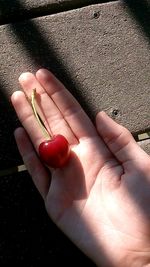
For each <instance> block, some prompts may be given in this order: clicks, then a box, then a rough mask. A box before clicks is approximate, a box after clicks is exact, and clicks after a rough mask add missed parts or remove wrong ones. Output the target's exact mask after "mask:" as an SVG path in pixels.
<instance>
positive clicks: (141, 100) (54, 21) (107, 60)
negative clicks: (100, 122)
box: [0, 2, 150, 164]
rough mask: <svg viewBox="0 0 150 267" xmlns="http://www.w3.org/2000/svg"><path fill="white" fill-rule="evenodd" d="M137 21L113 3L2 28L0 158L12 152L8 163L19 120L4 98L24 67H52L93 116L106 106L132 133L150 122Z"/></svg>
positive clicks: (143, 42) (145, 44)
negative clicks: (1, 138)
mask: <svg viewBox="0 0 150 267" xmlns="http://www.w3.org/2000/svg"><path fill="white" fill-rule="evenodd" d="M144 15H145V14H143V18H144ZM145 23H146V21H145ZM139 25H140V24H139V22H137V21H136V20H135V18H133V17H132V16H131V13H130V12H129V9H128V8H127V7H125V6H124V5H123V4H121V3H118V2H117V3H115V2H114V3H109V4H99V5H93V6H88V7H84V8H81V9H77V10H72V11H68V12H62V13H59V14H56V15H51V16H45V17H40V18H36V19H32V20H27V21H25V22H20V23H16V24H8V25H3V26H1V27H0V50H1V54H0V62H1V69H0V84H1V102H2V103H3V113H1V115H0V116H1V118H0V122H1V127H0V128H1V129H4V130H1V131H2V132H1V133H0V135H1V137H3V140H4V145H3V149H1V153H0V154H1V156H0V157H1V159H2V158H3V155H4V153H5V155H10V156H9V158H10V161H9V160H8V159H7V161H5V162H6V164H8V162H9V163H10V162H11V160H12V159H11V158H12V151H13V150H11V149H10V145H8V143H9V144H12V147H14V146H13V144H14V143H13V141H12V139H13V134H12V131H13V128H14V127H15V125H16V123H17V120H16V119H15V116H14V115H13V114H12V110H11V111H9V110H10V109H9V102H8V99H9V97H10V95H11V93H12V92H13V91H15V90H17V89H19V88H20V87H19V84H18V77H19V75H20V74H21V73H22V72H24V71H33V72H34V71H36V70H37V69H38V68H40V67H47V68H48V69H50V70H52V71H53V72H54V73H55V74H56V75H57V77H58V78H60V79H61V80H62V81H63V83H64V84H65V85H66V86H67V88H68V89H69V90H70V91H71V92H73V94H74V95H75V96H76V97H77V99H78V100H79V102H80V103H81V104H82V106H83V107H84V108H85V110H86V111H87V112H88V114H89V115H90V116H91V118H92V119H93V118H94V116H95V114H96V113H97V112H98V111H99V110H105V111H106V112H107V113H108V114H109V115H110V116H112V117H113V118H114V119H116V121H118V122H120V123H121V124H123V125H124V126H126V127H127V128H128V129H129V130H130V131H132V132H133V133H137V132H143V131H144V130H145V129H147V128H149V127H150V125H149V121H150V105H149V103H150V76H149V73H150V64H149V54H150V47H149V38H148V37H147V36H146V35H145V32H144V30H143V28H141V27H140V26H139ZM5 118H7V120H6V119H5ZM5 121H9V122H10V124H9V126H8V124H6V123H5ZM6 131H7V132H8V134H7V135H6V137H5V132H6ZM14 150H15V149H14ZM15 155H16V154H15ZM13 158H14V159H15V157H14V156H13ZM18 160H20V159H19V158H18ZM13 162H14V161H13Z"/></svg>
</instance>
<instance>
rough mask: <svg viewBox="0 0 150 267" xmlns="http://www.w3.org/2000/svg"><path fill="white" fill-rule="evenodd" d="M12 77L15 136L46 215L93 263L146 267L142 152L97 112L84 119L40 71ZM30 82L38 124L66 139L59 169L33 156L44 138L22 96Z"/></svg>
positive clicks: (149, 170)
mask: <svg viewBox="0 0 150 267" xmlns="http://www.w3.org/2000/svg"><path fill="white" fill-rule="evenodd" d="M19 82H20V85H21V87H22V91H16V92H15V93H14V94H13V95H12V98H11V99H12V104H13V106H14V108H15V110H16V113H17V115H18V117H19V119H20V121H21V123H22V125H23V128H18V129H17V130H16V131H15V138H16V142H17V145H18V149H19V151H20V154H21V156H22V158H23V161H24V163H25V165H26V167H27V169H28V171H29V173H30V175H31V177H32V179H33V182H34V184H35V186H36V187H37V189H38V190H39V192H40V194H41V196H42V197H43V200H44V202H45V207H46V210H47V212H48V214H49V216H50V218H51V219H52V220H53V221H54V222H55V223H56V225H57V226H58V227H59V228H60V229H61V230H62V231H63V232H64V233H65V234H66V236H67V237H68V238H70V239H71V240H72V241H73V242H74V244H75V245H76V246H78V247H79V248H80V249H81V250H82V251H83V253H85V254H86V255H87V256H88V257H89V258H91V259H92V260H93V262H94V263H96V264H97V266H101V267H144V266H147V267H148V266H150V157H149V156H148V155H147V154H146V153H145V152H144V151H143V150H142V149H141V148H140V147H139V146H138V145H137V143H136V142H135V140H134V138H133V137H132V135H131V133H130V132H129V131H128V130H127V129H126V128H124V127H123V126H121V125H119V124H117V123H116V122H115V121H113V120H112V119H111V118H110V117H108V116H107V115H106V113H105V112H99V113H98V114H97V116H96V120H95V123H93V122H91V120H90V119H89V117H88V116H87V114H86V113H85V112H84V110H83V109H82V107H81V106H80V105H79V103H78V102H77V101H76V99H75V98H74V97H73V96H72V95H71V94H70V93H69V91H68V90H67V89H66V88H65V87H64V86H63V84H62V83H61V82H60V81H58V80H57V79H56V78H55V77H54V76H53V74H52V73H51V72H49V71H48V70H46V69H40V70H38V71H37V72H36V74H35V75H34V74H32V73H23V74H21V76H20V78H19ZM33 88H36V90H37V94H38V95H39V97H38V99H37V102H38V112H39V113H40V115H41V117H42V119H43V121H44V124H45V126H46V128H47V129H49V131H50V132H51V133H52V134H53V135H57V134H62V135H63V136H64V137H65V138H66V139H67V140H68V142H69V146H70V149H71V153H70V159H69V161H68V163H67V164H66V165H65V166H64V167H63V168H59V169H57V168H56V169H55V168H50V169H49V170H48V169H47V168H46V167H45V165H44V164H43V163H42V162H41V161H40V159H39V157H38V155H37V154H38V148H39V145H40V143H41V142H43V141H44V137H43V134H42V132H41V129H40V127H39V125H38V123H37V121H36V119H35V116H34V114H33V110H32V108H31V106H30V104H29V101H28V100H27V98H26V96H25V94H26V95H27V96H28V97H29V98H30V96H31V91H32V89H33Z"/></svg>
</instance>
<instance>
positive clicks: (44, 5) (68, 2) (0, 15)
mask: <svg viewBox="0 0 150 267" xmlns="http://www.w3.org/2000/svg"><path fill="white" fill-rule="evenodd" d="M106 1H107V0H104V1H102V2H106ZM98 2H99V1H98V0H38V1H37V0H1V1H0V23H1V24H2V23H7V22H11V21H16V20H20V19H21V20H22V19H25V18H27V17H33V16H41V15H43V14H50V13H56V12H60V11H63V10H66V9H72V8H78V7H81V6H85V5H89V4H92V3H98Z"/></svg>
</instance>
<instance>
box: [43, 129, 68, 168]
mask: <svg viewBox="0 0 150 267" xmlns="http://www.w3.org/2000/svg"><path fill="white" fill-rule="evenodd" d="M69 152H70V149H69V144H68V141H67V139H66V138H65V137H64V136H63V135H60V134H59V135H56V136H54V137H53V138H52V139H50V140H46V141H44V142H42V143H41V144H40V145H39V155H40V158H41V160H42V161H43V162H44V163H45V164H46V165H47V166H49V167H52V168H61V167H63V166H64V165H65V164H66V162H67V161H68V159H69Z"/></svg>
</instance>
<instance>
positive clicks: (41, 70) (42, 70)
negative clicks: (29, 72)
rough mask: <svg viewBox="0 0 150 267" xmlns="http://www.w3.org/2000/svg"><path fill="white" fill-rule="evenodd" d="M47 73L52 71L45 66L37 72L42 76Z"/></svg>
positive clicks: (37, 74)
mask: <svg viewBox="0 0 150 267" xmlns="http://www.w3.org/2000/svg"><path fill="white" fill-rule="evenodd" d="M47 74H51V72H50V71H49V70H47V69H45V68H40V69H39V70H38V71H37V72H36V76H42V75H47Z"/></svg>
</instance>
